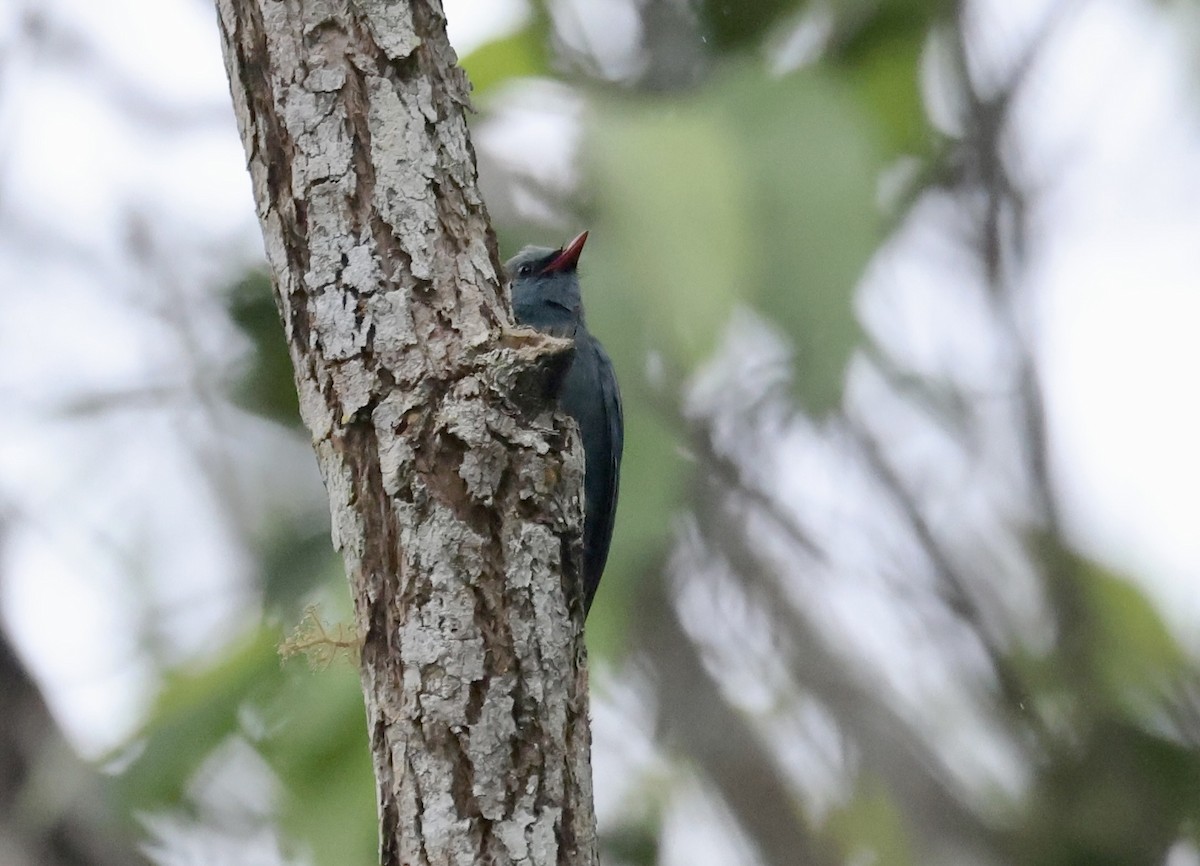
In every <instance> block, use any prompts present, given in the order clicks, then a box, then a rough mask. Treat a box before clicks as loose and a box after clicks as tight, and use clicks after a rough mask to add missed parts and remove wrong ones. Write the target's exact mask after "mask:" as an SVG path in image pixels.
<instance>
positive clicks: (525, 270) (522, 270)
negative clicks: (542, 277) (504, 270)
mask: <svg viewBox="0 0 1200 866" xmlns="http://www.w3.org/2000/svg"><path fill="white" fill-rule="evenodd" d="M532 273H533V265H530V264H524V265H521V267H519V268H517V276H520V277H527V276H529V275H530V274H532Z"/></svg>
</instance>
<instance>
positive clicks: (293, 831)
mask: <svg viewBox="0 0 1200 866" xmlns="http://www.w3.org/2000/svg"><path fill="white" fill-rule="evenodd" d="M289 669H290V670H294V671H295V673H296V675H295V676H294V677H292V678H290V679H289V681H288V685H287V688H286V689H285V690H284V691H283V692H282V694H281V695H280V696H279V699H278V700H277V701H276V702H275V704H274V705H273V706H272V715H273V716H274V717H275V718H278V719H280V720H281V723H280V725H279V727H278V728H277V729H276V730H275V731H274V732H273V733H272V736H271V737H270V738H269V739H268V740H266V741H264V742H263V743H262V750H263V754H264V756H265V757H266V758H267V760H268V761H269V762H270V764H271V766H272V768H273V769H274V770H275V772H276V773H278V774H279V777H280V779H281V780H282V782H283V784H284V788H285V790H286V791H287V792H288V797H287V801H286V802H285V804H284V807H283V815H282V823H283V827H284V830H285V834H286V835H287V836H289V837H291V838H294V839H299V840H303V841H304V844H305V847H306V848H307V849H308V850H309V851H311V853H312V855H313V859H314V861H315V862H316V863H317V864H320V866H341V864H344V863H372V862H376V857H377V848H378V833H379V828H378V825H377V823H376V816H375V784H374V776H373V773H372V769H371V746H370V743H369V741H368V739H367V725H366V719H365V712H364V709H363V699H362V689H361V686H360V685H359V679H358V673H357V670H356V669H355V668H354V667H353V666H352V665H350V664H347V663H344V662H335V663H334V664H333V665H331V666H330V667H329V669H328V670H323V671H317V672H310V671H305V670H302V669H301V668H300V666H299V665H289Z"/></svg>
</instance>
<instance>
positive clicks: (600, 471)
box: [505, 232, 625, 616]
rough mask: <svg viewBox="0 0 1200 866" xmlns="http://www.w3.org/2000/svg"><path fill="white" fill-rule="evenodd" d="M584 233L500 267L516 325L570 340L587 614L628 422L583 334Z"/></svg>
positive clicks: (563, 399)
mask: <svg viewBox="0 0 1200 866" xmlns="http://www.w3.org/2000/svg"><path fill="white" fill-rule="evenodd" d="M587 236H588V233H587V232H584V233H583V234H581V235H579V237H577V238H575V240H573V241H571V242H570V243H569V244H567V245H566V246H565V247H561V248H559V249H557V250H554V249H550V248H548V247H525V249H523V250H521V252H519V253H517V255H515V256H513V257H512V258H511V259H509V260H508V262H507V263H506V264H505V268H506V270H507V271H508V274H509V276H510V277H511V278H512V281H513V282H512V301H513V312H514V313H516V316H517V321H518V322H520V323H521V324H522V325H527V326H529V327H531V328H535V329H537V330H539V331H543V332H545V333H547V334H551V335H553V336H556V337H569V338H572V339H574V340H575V357H574V360H572V362H571V368H570V369H569V370H568V371H567V375H566V378H565V379H564V381H563V385H562V390H561V392H560V393H559V395H558V403H559V406H560V407H561V408H562V409H563V411H565V412H566V413H567V414H568V415H570V416H571V417H572V418H574V419H575V422H576V423H577V424H578V425H579V435H580V437H581V438H582V439H583V459H584V474H583V499H584V514H583V606H584V616H587V611H588V610H589V609H590V608H591V606H592V599H593V598H595V596H596V588H597V587H598V586H599V585H600V576H601V575H602V574H603V573H604V563H605V561H606V560H607V559H608V546H609V542H610V541H611V540H612V531H613V520H614V519H615V518H616V514H617V489H618V484H619V482H620V475H621V450H622V448H623V447H624V444H625V422H624V420H623V419H622V416H621V392H620V391H619V390H618V389H617V376H616V374H615V373H614V372H613V366H612V361H610V360H609V358H608V353H606V352H605V351H604V347H603V346H601V345H600V342H599V341H598V340H597V339H596V338H595V337H593V336H592V335H591V334H590V333H589V332H588V329H587V325H586V324H585V322H584V316H583V299H582V298H581V297H580V293H579V274H578V273H577V271H576V266H577V265H578V264H579V254H580V253H581V252H583V245H584V243H585V242H586V241H587Z"/></svg>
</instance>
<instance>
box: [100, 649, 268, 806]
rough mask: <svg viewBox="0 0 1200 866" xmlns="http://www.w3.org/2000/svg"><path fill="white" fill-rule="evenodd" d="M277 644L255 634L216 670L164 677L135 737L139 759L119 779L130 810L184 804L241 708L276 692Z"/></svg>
mask: <svg viewBox="0 0 1200 866" xmlns="http://www.w3.org/2000/svg"><path fill="white" fill-rule="evenodd" d="M276 639H277V635H273V634H270V633H268V632H267V631H266V630H263V631H260V632H258V633H256V634H255V635H253V636H252V637H251V638H250V639H249V640H247V641H246V642H244V643H242V644H240V645H237V646H235V647H233V648H232V649H231V650H230V651H229V652H228V654H227V655H226V656H225V657H224V658H223V660H222V661H220V662H219V663H217V664H216V665H215V666H213V667H211V668H209V669H207V670H202V671H198V672H195V673H176V674H173V675H171V676H170V677H168V679H167V682H166V684H165V686H164V688H163V690H162V693H161V694H160V696H159V699H158V702H157V705H156V707H155V709H154V713H153V714H152V716H151V718H150V721H149V723H148V724H147V725H146V728H145V730H144V732H143V734H142V736H141V737H140V738H139V740H140V742H139V745H140V747H141V748H140V753H139V755H138V758H137V760H135V761H134V762H133V763H132V764H131V765H130V766H129V768H128V769H127V770H126V771H125V772H124V773H122V774H121V776H120V777H119V780H118V790H119V795H120V796H121V797H122V799H123V800H124V802H125V803H126V804H127V807H128V808H129V809H131V810H138V811H145V810H150V809H160V808H164V807H173V806H179V805H183V792H184V789H185V788H186V786H187V783H188V781H189V780H190V779H191V777H192V774H193V773H194V772H195V771H196V770H197V769H198V768H199V767H200V765H201V764H202V763H203V761H204V759H205V758H207V757H208V756H209V754H211V752H212V750H213V749H215V748H216V747H217V746H219V745H220V744H221V743H223V742H224V741H225V740H226V739H227V738H228V737H229V736H231V735H232V734H236V733H239V732H240V730H241V725H240V722H239V712H240V711H241V710H242V709H243V707H245V706H246V705H247V704H248V703H256V704H264V703H266V702H267V701H269V700H270V699H271V697H272V696H273V694H274V693H275V691H276V690H277V689H278V688H279V686H280V684H281V680H282V675H281V674H280V670H279V656H278V654H277V653H276V650H275V645H276Z"/></svg>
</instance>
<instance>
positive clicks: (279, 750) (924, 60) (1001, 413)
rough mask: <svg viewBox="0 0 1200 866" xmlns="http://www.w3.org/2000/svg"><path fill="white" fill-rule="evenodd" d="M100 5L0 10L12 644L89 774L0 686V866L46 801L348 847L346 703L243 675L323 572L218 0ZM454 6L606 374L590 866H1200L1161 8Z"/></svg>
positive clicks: (200, 834) (186, 856) (520, 182)
mask: <svg viewBox="0 0 1200 866" xmlns="http://www.w3.org/2000/svg"><path fill="white" fill-rule="evenodd" d="M99 5H101V6H103V9H98V8H95V7H96V6H97V4H86V3H82V2H68V0H54V2H25V3H22V2H17V0H10V2H9V3H8V4H7V6H6V7H5V9H4V12H3V25H4V40H5V52H4V57H5V58H6V61H5V63H4V65H3V66H2V67H0V76H2V78H0V100H2V102H0V111H3V115H2V116H3V117H4V119H5V121H6V122H5V124H4V127H3V129H4V130H5V137H4V145H5V146H4V148H3V149H0V178H2V179H3V183H2V184H0V190H3V195H2V196H0V272H2V273H3V275H4V279H3V280H2V281H0V285H2V286H3V296H2V297H0V351H3V352H4V353H5V354H4V358H5V362H6V363H5V364H4V366H3V369H4V371H5V373H4V377H3V387H4V394H5V402H6V405H7V406H8V407H9V411H8V413H6V414H7V415H8V418H7V419H5V420H4V421H3V422H2V423H3V424H4V439H3V445H4V448H3V460H2V461H0V492H2V496H3V499H2V500H0V501H2V502H3V505H4V512H3V514H4V518H5V520H4V526H5V529H6V536H5V537H6V541H7V544H6V546H5V558H4V561H3V577H4V583H3V587H4V597H3V601H4V607H3V614H4V620H3V622H4V627H5V629H6V631H7V632H8V633H9V634H10V635H11V638H12V641H13V643H15V644H16V645H17V646H18V648H19V649H20V650H21V652H22V654H23V657H24V658H25V660H26V663H27V664H28V666H29V667H30V668H32V669H33V671H34V673H35V674H36V675H37V678H38V679H39V681H40V682H41V683H42V687H43V689H44V690H45V692H46V695H47V698H48V699H49V701H50V705H51V707H52V709H53V710H55V712H56V716H57V718H58V719H59V720H61V723H62V724H63V725H64V726H65V728H66V730H67V733H68V735H69V736H70V738H71V742H73V743H74V745H75V747H76V748H77V749H79V750H80V751H81V752H82V753H83V754H84V755H86V756H87V757H89V758H91V759H92V760H94V761H95V762H96V769H95V770H94V778H91V779H87V778H84V777H85V776H86V775H87V773H88V772H89V771H87V770H86V768H85V767H83V766H82V765H80V764H77V763H75V762H73V761H69V762H63V760H62V759H63V757H64V756H63V752H64V749H65V747H64V746H63V745H62V741H61V740H58V739H56V738H55V737H54V736H53V735H52V733H51V732H50V728H49V726H48V723H45V725H43V727H42V730H43V731H44V732H46V733H47V736H46V738H45V739H44V743H43V744H42V745H41V746H40V747H39V748H36V749H30V748H29V747H28V743H29V734H28V731H29V728H30V723H29V722H28V721H25V722H21V723H18V717H17V715H16V714H15V712H14V711H13V709H12V708H13V707H14V706H16V703H15V701H11V702H10V700H9V695H10V693H9V691H8V690H7V689H6V691H5V701H6V703H5V709H4V711H3V712H2V713H0V718H3V721H4V726H3V728H0V735H2V736H3V737H4V738H5V740H6V741H7V742H5V744H4V747H5V749H6V750H10V749H11V750H13V752H12V753H14V754H21V755H25V756H28V755H32V756H33V757H32V758H28V759H27V758H22V761H26V760H28V766H32V767H34V768H35V771H34V772H28V771H23V773H22V775H21V776H20V777H19V778H20V779H21V781H20V782H19V784H17V785H15V786H14V788H13V791H12V792H11V793H10V792H7V791H6V792H4V796H5V798H6V799H7V798H9V797H12V798H15V799H16V801H17V802H21V803H23V804H24V805H23V811H20V812H18V813H17V814H19V815H22V816H31V817H29V818H28V819H24V818H23V820H21V821H18V822H14V821H8V822H3V823H0V861H3V862H7V860H6V859H5V855H4V854H3V852H5V851H8V850H10V849H11V850H18V848H17V842H18V841H20V839H19V837H20V836H21V834H31V833H32V828H35V827H42V828H45V827H51V826H54V825H55V821H58V820H63V821H66V819H67V818H70V816H71V815H72V812H71V808H72V807H71V803H72V802H74V803H76V804H77V803H78V798H75V799H74V800H72V798H66V797H62V796H61V792H62V791H63V790H67V788H66V786H68V785H69V786H70V787H69V790H71V791H83V792H86V794H85V799H86V798H87V797H90V798H93V799H103V800H104V801H105V805H106V806H107V812H108V813H109V814H115V815H117V816H124V823H123V824H122V823H120V822H119V821H118V822H113V821H111V820H108V819H104V820H101V819H100V818H97V817H95V815H92V817H90V818H88V819H87V821H85V822H84V823H83V824H82V826H84V827H87V828H90V829H88V831H87V832H86V833H83V834H82V837H83V838H85V839H86V838H87V837H88V834H91V835H92V836H93V837H95V838H96V840H97V844H96V845H95V847H94V856H92V857H91V859H90V860H89V859H88V855H87V851H86V848H87V846H83V849H82V850H84V856H83V859H76V860H72V861H71V862H95V863H104V862H112V861H111V857H112V856H113V855H112V852H113V851H118V852H120V851H122V850H128V849H131V848H133V847H134V846H140V847H141V849H142V850H143V851H145V852H146V855H147V856H148V857H149V858H150V859H151V860H152V861H154V862H159V863H171V864H174V863H231V864H232V863H256V864H257V863H315V864H330V866H333V864H347V863H369V862H372V861H373V859H374V857H375V815H374V809H373V805H372V803H373V792H372V783H371V781H370V777H369V774H370V763H369V755H368V751H367V744H366V732H365V730H364V725H363V715H362V709H361V696H360V694H359V690H358V684H357V677H356V673H355V671H354V670H353V668H352V666H351V665H349V664H347V663H345V662H344V661H339V660H337V659H334V660H332V661H331V662H330V663H329V664H327V665H323V666H322V665H318V669H317V670H309V669H308V668H307V667H306V666H305V665H304V664H303V663H302V662H298V661H294V660H292V661H287V662H285V663H284V664H282V665H281V664H280V661H279V656H278V646H279V644H280V643H281V641H282V640H283V638H284V636H285V635H286V634H288V633H290V632H292V631H293V630H294V629H295V628H296V627H297V626H298V625H299V627H300V628H301V629H302V631H303V630H305V629H307V630H309V631H312V630H319V629H320V628H328V629H333V628H335V627H336V626H335V624H336V622H337V621H339V620H340V619H342V618H344V617H345V613H344V612H345V609H346V595H347V593H346V590H345V587H344V583H343V578H342V575H341V574H340V566H339V564H338V562H337V561H336V559H335V558H334V556H333V555H332V553H331V551H330V546H329V542H328V528H327V518H326V516H325V501H324V496H323V494H322V492H321V490H320V486H319V483H318V481H317V479H316V473H315V467H314V466H313V461H312V458H311V455H310V453H309V451H308V446H307V443H306V442H305V441H304V440H303V438H302V436H301V435H300V432H299V425H298V419H297V417H296V409H295V397H294V393H293V390H292V383H291V372H290V367H289V366H288V362H287V358H286V355H285V353H284V347H283V340H282V336H281V334H280V332H279V325H278V320H277V317H276V313H275V310H274V307H273V303H272V301H271V297H270V293H269V287H268V286H267V285H266V283H265V279H264V277H263V276H262V272H261V270H260V267H261V264H260V261H259V258H258V257H259V256H260V252H259V247H258V239H257V224H256V222H255V220H254V216H253V213H252V208H251V200H250V197H249V191H248V184H247V183H246V182H245V178H244V174H243V169H242V165H241V161H242V160H241V154H240V144H239V143H238V140H237V136H236V133H235V131H234V130H233V129H232V116H231V114H230V112H229V111H228V107H227V104H226V103H227V96H226V92H225V83H224V80H223V71H222V70H221V68H220V60H219V51H218V49H217V40H216V36H215V33H214V32H213V30H212V28H213V21H212V10H211V8H210V6H209V4H207V3H205V2H202V0H172V2H169V3H168V2H165V0H160V2H156V3H154V4H150V3H146V2H145V0H142V2H138V0H124V2H123V3H118V4H116V5H114V6H113V7H112V8H110V7H109V6H107V5H104V4H99ZM118 7H119V8H118ZM447 16H448V18H449V20H450V25H451V35H452V38H453V39H455V40H458V41H457V43H456V44H459V45H461V46H462V51H461V53H462V61H463V64H464V66H465V67H466V69H467V71H468V73H469V75H470V76H471V79H472V81H473V82H474V85H475V94H476V107H477V109H478V114H477V116H476V119H475V127H474V136H475V143H476V148H477V151H478V154H479V160H480V170H481V176H482V182H483V184H484V188H485V192H486V194H487V199H488V204H489V208H490V210H491V213H492V216H493V219H494V222H495V225H496V228H497V231H498V233H499V235H500V238H501V246H502V249H503V250H504V251H505V253H506V254H507V253H510V252H512V251H514V250H515V249H516V248H517V247H519V246H520V245H522V244H524V243H527V242H538V243H560V242H562V241H563V240H565V239H567V238H568V237H569V236H570V235H571V234H572V233H573V232H574V231H576V230H577V229H581V228H585V227H586V228H590V229H591V231H592V235H591V241H590V242H589V245H588V249H587V252H586V255H585V259H584V274H583V280H584V288H585V292H586V295H587V304H588V311H589V323H590V326H591V329H592V330H593V331H594V332H595V333H597V334H598V335H600V336H601V338H602V339H603V340H604V342H605V344H606V345H607V346H608V348H609V350H610V352H611V353H612V355H613V357H614V361H615V363H616V366H617V368H618V372H619V374H620V376H621V379H622V385H623V389H624V394H625V401H626V416H627V425H628V432H627V442H628V444H627V456H626V464H625V469H624V477H623V484H622V502H621V511H620V514H619V516H618V525H617V530H616V538H615V542H614V549H613V553H612V556H611V559H610V565H609V570H608V573H607V575H606V577H605V581H604V586H603V589H602V591H601V593H600V596H599V598H598V600H597V604H596V606H595V608H594V609H593V612H592V616H591V618H590V620H589V623H588V639H589V645H590V648H591V655H592V670H593V678H592V681H593V691H594V694H593V714H594V717H595V726H596V745H595V752H594V762H595V767H596V777H597V778H596V784H597V800H598V802H597V805H598V812H599V817H600V822H601V826H600V830H601V834H602V842H603V856H604V858H605V862H606V863H609V864H613V866H617V864H630V866H636V864H651V863H663V864H677V863H688V864H706V863H714V864H717V863H719V864H732V863H745V864H753V863H765V864H825V863H852V864H867V863H879V864H908V863H911V864H1002V863H1022V864H1142V863H1145V864H1162V863H1167V864H1170V866H1184V864H1194V863H1200V848H1198V841H1200V840H1198V839H1197V832H1198V829H1200V823H1198V822H1200V680H1198V679H1197V658H1198V655H1197V653H1198V651H1200V641H1198V640H1197V637H1198V635H1200V631H1198V630H1197V628H1196V625H1197V617H1198V616H1200V605H1198V604H1197V602H1196V599H1197V594H1196V593H1195V590H1194V587H1195V582H1194V581H1195V579H1196V578H1197V577H1198V576H1200V548H1197V546H1196V545H1197V542H1196V539H1197V538H1200V534H1198V533H1196V532H1195V530H1194V528H1193V524H1194V522H1195V520H1194V518H1195V515H1196V513H1197V509H1196V504H1197V503H1196V500H1197V490H1198V489H1200V459H1198V458H1197V456H1196V449H1195V447H1194V441H1195V439H1196V436H1197V435H1200V420H1197V419H1196V414H1197V413H1196V412H1195V408H1194V405H1195V400H1194V397H1193V395H1192V393H1191V391H1192V390H1194V387H1192V386H1191V385H1190V382H1189V378H1188V377H1187V371H1188V370H1189V369H1195V365H1196V364H1197V363H1200V356H1198V354H1197V350H1196V349H1195V348H1194V347H1195V344H1196V342H1197V341H1196V340H1195V333H1196V328H1197V326H1200V303H1198V299H1200V296H1198V293H1197V286H1196V282H1195V278H1194V261H1193V259H1194V255H1189V254H1188V252H1187V251H1188V249H1192V250H1194V237H1195V230H1196V229H1197V228H1198V227H1200V226H1198V225H1197V222H1198V220H1200V209H1197V206H1196V201H1197V200H1200V198H1198V197H1197V195H1196V192H1197V190H1198V189H1200V171H1198V170H1197V166H1198V165H1200V160H1197V159H1196V157H1197V155H1200V136H1198V135H1197V132H1198V131H1200V130H1198V128H1197V123H1196V120H1197V114H1196V110H1195V109H1196V105H1197V102H1196V94H1195V93H1194V92H1193V89H1192V88H1193V86H1194V83H1195V82H1194V75H1195V73H1196V69H1195V67H1194V65H1189V61H1188V58H1189V57H1193V56H1194V53H1195V47H1196V43H1195V38H1196V36H1195V34H1196V24H1197V22H1198V21H1200V19H1198V18H1197V17H1196V8H1195V7H1194V6H1192V5H1189V4H1186V3H1151V2H1149V0H1145V2H1139V0H1078V2H1071V0H1060V2H1050V0H1047V2H1034V0H1029V2H1021V3H1003V2H1000V0H994V2H983V0H980V2H970V3H959V4H954V3H947V2H933V0H842V2H799V0H761V2H757V3H748V2H740V3H737V2H717V0H713V2H707V0H603V2H601V0H554V2H549V0H548V2H522V0H506V2H503V3H501V2H492V0H489V2H487V3H484V2H482V0H479V2H471V0H459V2H453V3H447ZM1189 232H1191V234H1189ZM1189 237H1190V238H1191V240H1188V238H1189ZM1189 244H1190V245H1191V246H1190V247H1189ZM1189 268H1192V269H1191V270H1189ZM1185 383H1188V384H1185ZM1188 389H1190V390H1188ZM1181 551H1182V552H1181ZM312 605H316V606H317V607H316V608H315V610H316V612H315V613H313V612H312V611H313V608H312V607H311V606H312ZM306 610H308V611H309V612H308V613H305V611H306ZM19 669H20V668H19V665H16V662H15V660H14V667H13V670H14V671H16V670H19ZM14 694H15V692H14ZM23 694H24V693H23ZM31 700H32V703H30V702H26V704H25V705H26V706H30V707H34V710H36V709H37V707H38V706H40V703H38V702H37V700H36V696H34V698H32V699H31ZM43 712H44V711H43ZM26 718H27V717H26ZM35 727H37V726H35ZM14 744H15V745H14ZM17 745H19V747H20V748H19V749H17V748H16V746H17ZM5 753H6V752H5V751H0V754H5ZM68 765H69V767H68ZM22 766H26V765H25V764H22ZM38 767H41V768H42V771H41V772H36V769H37V768H38ZM60 767H63V768H62V769H60ZM47 778H49V779H51V780H60V781H58V782H57V783H55V782H50V783H48V782H47V781H46V779H47ZM27 779H28V780H29V781H26V780H27ZM35 782H36V783H35ZM88 814H91V813H90V812H89V813H88ZM35 818H36V821H35V820H34V819H35ZM66 823H68V824H69V821H68V822H66ZM79 837H80V835H79V834H76V835H75V836H73V837H72V838H73V839H78V838H79ZM28 838H29V839H33V838H38V837H36V836H34V835H28ZM14 840H15V841H14ZM23 844H25V845H26V846H27V847H28V841H27V840H26V841H25V842H24V843H23ZM106 857H107V858H110V859H105V858H106ZM16 862H23V861H16ZM34 862H50V861H48V860H47V861H41V860H35V861H34Z"/></svg>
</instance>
